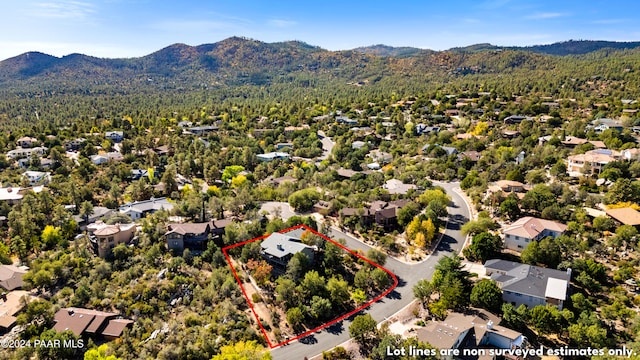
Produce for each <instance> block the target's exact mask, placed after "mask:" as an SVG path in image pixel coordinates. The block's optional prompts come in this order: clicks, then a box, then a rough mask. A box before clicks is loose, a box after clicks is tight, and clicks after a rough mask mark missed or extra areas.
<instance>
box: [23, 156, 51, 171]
mask: <svg viewBox="0 0 640 360" xmlns="http://www.w3.org/2000/svg"><path fill="white" fill-rule="evenodd" d="M34 159H35V158H22V159H18V167H20V168H23V169H26V168H29V167H30V166H32V165H34V166H37V167H38V168H41V169H50V168H51V166H52V165H53V160H51V159H47V158H40V159H37V160H36V162H35V163H34V162H33V160H34Z"/></svg>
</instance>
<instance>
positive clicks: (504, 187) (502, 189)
mask: <svg viewBox="0 0 640 360" xmlns="http://www.w3.org/2000/svg"><path fill="white" fill-rule="evenodd" d="M527 191H529V186H527V185H525V184H523V183H521V182H519V181H513V180H498V181H496V182H494V183H493V184H490V185H489V187H488V189H487V195H489V194H494V193H498V192H499V193H502V195H503V196H508V195H509V194H512V193H515V194H516V196H518V198H520V199H522V198H523V197H524V194H525V193H526V192H527Z"/></svg>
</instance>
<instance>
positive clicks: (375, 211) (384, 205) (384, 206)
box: [340, 200, 409, 229]
mask: <svg viewBox="0 0 640 360" xmlns="http://www.w3.org/2000/svg"><path fill="white" fill-rule="evenodd" d="M408 203H409V200H395V201H389V202H386V201H374V202H373V203H372V204H371V205H369V207H366V208H343V209H342V210H341V211H340V215H341V217H342V218H345V217H351V216H357V217H359V218H360V222H361V223H362V224H363V225H365V226H367V225H371V224H373V223H376V224H378V225H380V226H382V227H384V228H385V229H392V228H393V227H395V226H396V224H397V212H398V210H400V209H402V208H403V207H405V206H406V205H407V204H408Z"/></svg>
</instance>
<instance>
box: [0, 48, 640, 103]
mask: <svg viewBox="0 0 640 360" xmlns="http://www.w3.org/2000/svg"><path fill="white" fill-rule="evenodd" d="M639 46H640V42H605V41H575V40H570V41H567V42H562V43H556V44H550V45H540V46H534V47H528V48H509V47H499V46H495V45H491V44H475V45H470V46H467V47H463V48H453V49H450V50H445V51H433V50H425V49H418V48H412V47H392V46H387V45H373V46H370V47H361V48H356V49H352V50H340V51H329V50H325V49H322V48H320V47H317V46H313V45H309V44H307V43H304V42H301V41H286V42H275V43H266V42H262V41H258V40H254V39H248V38H243V37H230V38H227V39H224V40H222V41H219V42H216V43H210V44H201V45H197V46H191V45H187V44H183V43H176V44H172V45H169V46H166V47H164V48H162V49H159V50H157V51H155V52H153V53H150V54H148V55H145V56H142V57H137V58H116V59H109V58H97V57H92V56H88V55H83V54H77V53H74V54H69V55H65V56H63V57H55V56H52V55H47V54H44V53H41V52H28V53H24V54H21V55H18V56H15V57H13V58H10V59H7V60H4V61H1V62H0V89H7V88H13V89H15V88H16V87H28V88H29V89H42V88H56V89H59V91H69V89H73V88H75V89H79V90H80V91H85V90H84V89H86V88H95V87H113V86H118V87H119V88H121V89H125V91H131V89H134V88H135V89H138V88H142V87H149V86H151V85H152V84H151V83H154V84H158V83H160V84H161V85H157V86H160V87H161V89H166V88H171V87H173V88H193V87H209V86H225V85H226V86H234V85H245V84H246V85H260V86H262V85H269V84H271V83H272V82H273V81H280V82H283V83H286V82H290V81H293V80H294V79H295V80H296V81H300V83H301V84H302V86H312V85H311V84H313V83H314V82H317V81H332V80H336V79H338V80H340V81H342V82H343V83H350V82H352V83H358V84H359V83H365V84H366V83H375V82H377V81H380V80H381V79H383V78H385V77H387V78H389V77H393V76H400V77H403V76H423V75H424V74H431V75H434V76H440V77H442V76H459V75H466V74H477V73H502V72H510V71H513V70H514V69H518V68H526V69H545V70H547V69H552V68H553V67H554V66H555V65H554V64H557V62H558V61H560V60H559V59H562V56H564V55H560V54H563V53H568V54H569V55H572V56H579V55H581V54H585V53H590V52H593V51H599V50H603V49H614V50H624V49H633V48H636V47H639ZM563 49H564V50H563ZM588 50H589V51H588ZM590 50H593V51H590ZM558 55H560V56H558Z"/></svg>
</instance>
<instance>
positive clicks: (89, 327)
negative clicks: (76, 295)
mask: <svg viewBox="0 0 640 360" xmlns="http://www.w3.org/2000/svg"><path fill="white" fill-rule="evenodd" d="M53 321H54V322H55V325H54V326H53V329H54V330H55V331H59V332H62V331H67V330H70V331H71V332H72V333H73V334H74V335H76V336H95V337H104V338H105V339H107V340H113V339H116V338H119V337H120V336H121V335H122V333H123V332H124V329H126V328H127V327H131V325H132V324H133V320H129V319H125V318H122V317H121V316H120V315H119V314H117V313H112V312H105V311H98V310H90V309H83V308H62V309H60V310H58V312H57V313H56V314H55V315H54V317H53Z"/></svg>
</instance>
